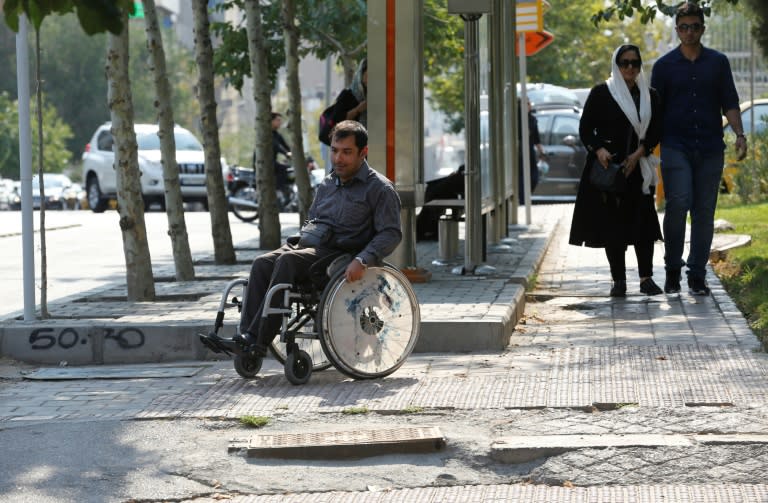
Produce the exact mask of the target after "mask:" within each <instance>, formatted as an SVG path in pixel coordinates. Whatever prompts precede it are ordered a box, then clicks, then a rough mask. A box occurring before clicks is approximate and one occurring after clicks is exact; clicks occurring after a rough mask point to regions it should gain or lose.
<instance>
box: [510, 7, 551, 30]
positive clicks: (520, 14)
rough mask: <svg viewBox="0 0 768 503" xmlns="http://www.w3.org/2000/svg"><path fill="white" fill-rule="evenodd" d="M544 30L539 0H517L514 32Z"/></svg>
mask: <svg viewBox="0 0 768 503" xmlns="http://www.w3.org/2000/svg"><path fill="white" fill-rule="evenodd" d="M543 29H544V21H543V20H542V15H541V0H517V5H516V6H515V31H516V32H518V33H519V32H529V31H541V30H543Z"/></svg>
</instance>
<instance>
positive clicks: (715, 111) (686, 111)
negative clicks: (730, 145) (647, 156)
mask: <svg viewBox="0 0 768 503" xmlns="http://www.w3.org/2000/svg"><path fill="white" fill-rule="evenodd" d="M651 87H654V88H655V89H656V91H658V93H659V96H660V97H661V105H662V109H663V114H662V117H663V118H662V136H661V144H662V145H663V146H666V147H671V148H674V149H679V150H682V151H684V152H699V153H702V154H707V153H714V152H717V151H723V150H724V149H725V143H724V142H723V117H722V116H723V115H724V114H725V112H726V111H728V110H732V109H734V108H735V109H738V108H739V95H738V94H737V92H736V86H735V85H734V83H733V74H732V73H731V65H730V63H728V58H726V56H725V55H724V54H722V53H720V52H718V51H715V50H712V49H708V48H706V47H702V51H701V54H700V55H699V57H698V58H696V59H695V60H694V61H691V60H689V59H687V58H686V57H685V56H683V53H682V52H681V51H680V48H679V47H678V48H676V49H674V50H672V51H670V52H668V53H667V54H665V55H664V56H662V57H661V58H659V60H658V61H656V63H655V64H654V65H653V73H652V75H651Z"/></svg>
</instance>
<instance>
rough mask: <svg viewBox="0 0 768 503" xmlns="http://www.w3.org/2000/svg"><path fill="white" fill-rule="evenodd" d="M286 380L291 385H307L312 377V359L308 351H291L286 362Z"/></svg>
mask: <svg viewBox="0 0 768 503" xmlns="http://www.w3.org/2000/svg"><path fill="white" fill-rule="evenodd" d="M284 371H285V378H286V379H288V382H290V383H291V384H306V382H307V381H309V378H310V377H311V376H312V358H310V357H309V354H308V353H307V352H306V351H302V350H299V351H291V352H290V353H288V359H287V361H286V362H285V367H284Z"/></svg>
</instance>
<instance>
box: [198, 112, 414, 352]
mask: <svg viewBox="0 0 768 503" xmlns="http://www.w3.org/2000/svg"><path fill="white" fill-rule="evenodd" d="M330 137H331V139H332V141H331V162H332V163H333V167H334V170H333V172H332V173H331V174H330V175H328V176H326V177H325V179H324V180H323V181H322V182H321V183H320V185H319V186H318V187H317V193H316V195H315V199H314V201H313V202H312V206H311V207H310V208H309V222H308V223H307V224H305V226H304V227H303V228H302V237H301V238H300V239H292V238H289V240H288V242H287V243H286V244H285V245H283V246H282V247H280V248H278V249H277V250H274V251H272V252H269V253H266V254H264V255H261V256H259V257H257V258H256V260H254V261H253V265H252V266H251V272H250V275H249V277H248V287H247V288H248V290H247V292H246V295H245V302H244V303H243V307H242V312H241V318H240V330H239V333H238V334H236V335H235V336H234V337H233V338H232V339H223V338H220V337H218V336H216V335H215V334H209V335H207V336H206V335H203V336H201V340H202V342H203V344H205V345H206V346H208V347H209V348H211V349H212V350H213V351H217V350H220V349H225V350H227V351H230V352H234V353H237V354H239V353H244V352H248V353H251V354H255V355H257V356H262V357H263V356H265V355H266V351H267V348H268V347H269V345H270V343H271V342H272V340H273V339H274V338H275V335H277V333H278V331H279V329H280V323H281V321H282V317H281V315H279V314H272V315H269V316H267V317H262V312H263V310H264V307H265V306H264V302H263V300H264V297H265V295H266V293H267V291H268V290H269V289H270V288H271V287H272V286H273V285H277V284H280V283H290V284H296V282H297V281H301V280H304V279H307V278H308V277H309V274H310V273H309V270H310V266H312V264H314V263H315V262H317V261H318V260H320V259H322V258H324V257H328V256H330V255H332V254H334V253H336V252H338V251H344V252H348V253H352V254H355V255H356V256H355V258H354V259H353V260H352V261H351V262H350V263H349V264H348V265H347V268H346V271H345V277H346V280H347V281H349V282H354V281H357V280H359V279H360V278H362V277H363V274H364V273H365V269H366V268H367V267H368V265H380V264H381V263H382V261H383V260H384V258H385V257H386V256H387V255H389V254H390V253H392V252H393V251H394V250H395V248H396V247H397V245H398V244H399V243H400V240H401V239H402V231H401V229H400V197H399V196H398V194H397V191H396V190H395V187H394V185H393V184H392V182H391V181H390V180H388V179H387V178H386V177H385V176H384V175H381V174H379V173H378V172H376V171H375V170H374V169H373V168H371V167H370V166H369V165H368V162H367V161H366V157H367V155H368V132H367V131H366V129H365V127H364V126H363V125H362V124H360V123H359V122H356V121H352V120H345V121H342V122H340V123H338V124H336V126H335V127H334V128H333V130H332V131H331V134H330ZM310 227H311V228H312V230H310ZM277 297H279V296H277ZM279 300H280V299H278V298H275V299H273V303H274V304H273V305H272V307H279V306H278V305H276V304H277V303H279Z"/></svg>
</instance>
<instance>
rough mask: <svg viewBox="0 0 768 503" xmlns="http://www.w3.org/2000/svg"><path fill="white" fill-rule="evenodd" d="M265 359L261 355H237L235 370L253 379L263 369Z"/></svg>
mask: <svg viewBox="0 0 768 503" xmlns="http://www.w3.org/2000/svg"><path fill="white" fill-rule="evenodd" d="M263 361H264V359H263V358H262V357H261V356H251V355H237V356H235V372H237V373H238V374H240V377H242V378H244V379H253V378H254V377H256V375H257V374H258V373H259V370H261V364H262V362H263Z"/></svg>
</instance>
